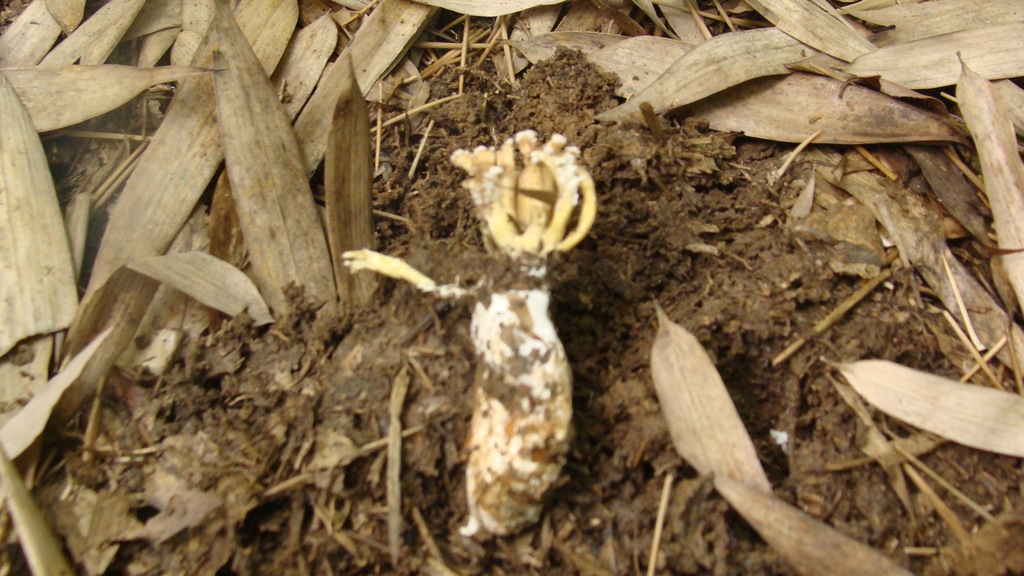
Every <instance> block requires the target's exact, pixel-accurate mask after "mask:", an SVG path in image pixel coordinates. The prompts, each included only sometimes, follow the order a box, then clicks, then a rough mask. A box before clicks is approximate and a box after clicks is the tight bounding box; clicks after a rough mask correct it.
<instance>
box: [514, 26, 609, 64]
mask: <svg viewBox="0 0 1024 576" xmlns="http://www.w3.org/2000/svg"><path fill="white" fill-rule="evenodd" d="M628 39H629V37H627V36H622V35H621V34H603V33H601V32H547V33H544V34H538V35H536V36H533V37H531V38H530V39H528V40H523V41H510V42H509V45H510V46H512V47H513V48H515V49H516V50H519V51H520V52H521V53H522V54H523V56H525V57H526V59H527V60H529V61H530V62H531V63H534V64H536V63H537V62H540V61H542V60H547V59H548V58H551V57H552V56H554V55H555V52H557V51H558V49H559V48H568V49H570V50H578V51H580V52H583V53H584V54H589V53H591V52H596V51H597V50H600V49H602V48H607V47H609V46H614V45H615V44H618V43H620V42H625V41H626V40H628Z"/></svg>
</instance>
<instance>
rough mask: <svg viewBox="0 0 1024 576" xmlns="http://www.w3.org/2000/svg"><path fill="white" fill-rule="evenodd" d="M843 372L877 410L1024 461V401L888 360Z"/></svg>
mask: <svg viewBox="0 0 1024 576" xmlns="http://www.w3.org/2000/svg"><path fill="white" fill-rule="evenodd" d="M839 371H840V373H842V375H843V377H845V378H846V380H847V381H848V382H849V383H850V385H851V386H853V388H854V389H855V390H856V391H857V393H858V394H860V395H861V396H863V397H864V399H865V400H867V401H868V403H870V404H871V405H872V406H874V407H876V408H878V409H879V410H881V411H882V412H885V413H886V414H888V415H890V416H892V417H894V418H899V419H900V420H902V421H904V422H906V423H907V424H910V425H912V426H915V427H917V428H920V429H922V430H926V431H928V432H932V433H934V434H938V435H939V436H942V437H943V438H948V439H949V440H952V441H954V442H958V443H960V444H963V445H965V446H970V447H972V448H978V449H979V450H987V451H989V452H996V453H998V454H1006V455H1008V456H1016V457H1018V458H1024V398H1021V397H1020V396H1019V395H1017V394H1011V393H1009V392H1004V391H1002V390H996V389H994V388H986V387H984V386H976V385H973V384H962V383H960V382H957V381H956V380H950V379H948V378H943V377H941V376H936V375H934V374H928V373H925V372H918V371H917V370H912V369H910V368H907V367H906V366H901V365H899V364H894V363H892V362H887V361H885V360H861V361H858V362H853V363H851V364H841V365H840V366H839Z"/></svg>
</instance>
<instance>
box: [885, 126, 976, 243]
mask: <svg viewBox="0 0 1024 576" xmlns="http://www.w3.org/2000/svg"><path fill="white" fill-rule="evenodd" d="M904 149H905V150H906V151H907V153H909V154H910V156H911V157H912V158H913V159H914V162H917V165H918V166H919V167H920V168H921V174H923V175H924V177H925V179H926V180H927V181H928V186H929V187H930V188H931V189H932V192H933V193H934V194H935V196H936V197H937V198H938V199H939V200H940V201H941V202H942V205H943V206H945V207H946V210H948V211H949V214H950V215H951V216H953V218H956V220H957V222H959V223H960V224H961V225H962V226H963V227H964V228H965V229H967V231H968V232H970V233H971V234H973V235H974V237H975V238H977V239H978V240H979V241H981V242H983V243H986V244H987V243H988V222H987V218H986V216H985V215H986V214H987V213H988V212H987V210H986V208H985V205H984V204H982V202H981V200H979V199H978V195H977V194H975V192H974V187H973V186H971V183H970V182H968V181H967V178H965V177H964V174H963V172H961V171H960V170H959V169H957V167H956V166H954V165H953V162H952V161H951V160H950V159H949V156H947V155H946V154H944V153H943V151H942V148H940V147H936V146H904Z"/></svg>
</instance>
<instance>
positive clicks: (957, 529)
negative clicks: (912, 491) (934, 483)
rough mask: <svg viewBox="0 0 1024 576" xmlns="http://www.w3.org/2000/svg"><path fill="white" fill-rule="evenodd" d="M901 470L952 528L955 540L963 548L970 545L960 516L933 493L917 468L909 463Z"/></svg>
mask: <svg viewBox="0 0 1024 576" xmlns="http://www.w3.org/2000/svg"><path fill="white" fill-rule="evenodd" d="M903 472H904V473H905V474H906V475H907V476H909V477H910V479H911V480H912V481H913V482H914V484H915V485H916V486H917V489H918V490H920V491H921V492H923V493H924V495H925V496H927V497H928V500H929V501H931V504H932V507H934V508H935V512H937V513H938V515H939V516H940V517H941V518H942V519H943V520H945V521H946V524H947V525H948V526H949V529H950V530H952V531H953V534H954V535H955V536H956V537H957V540H960V544H961V545H962V546H964V547H965V548H969V547H970V545H971V535H970V534H968V533H967V530H966V529H965V528H964V525H963V523H962V522H960V518H958V517H957V515H956V513H955V512H953V510H952V509H951V508H950V507H949V505H947V504H946V503H945V502H944V501H943V500H942V498H940V497H939V495H938V494H936V493H935V490H933V489H932V487H931V485H930V484H928V481H926V480H925V479H924V478H923V477H921V475H920V474H918V473H917V470H914V467H913V466H911V465H910V464H904V465H903Z"/></svg>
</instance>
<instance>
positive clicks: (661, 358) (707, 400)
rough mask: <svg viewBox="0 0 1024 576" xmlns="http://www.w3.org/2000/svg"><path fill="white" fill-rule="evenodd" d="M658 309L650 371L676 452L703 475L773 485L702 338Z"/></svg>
mask: <svg viewBox="0 0 1024 576" xmlns="http://www.w3.org/2000/svg"><path fill="white" fill-rule="evenodd" d="M657 310H658V325H659V328H658V335H657V336H656V337H655V338H654V346H653V347H652V348H651V375H652V377H653V378H654V388H655V391H656V392H657V393H658V402H659V403H660V404H661V411H662V414H664V416H665V423H666V424H667V425H668V429H669V433H670V434H671V435H672V443H673V445H674V446H675V447H676V451H677V452H679V454H680V455H681V456H682V457H683V458H685V459H686V461H687V462H688V463H689V464H690V465H691V466H693V467H694V468H695V469H696V470H697V472H698V473H699V474H705V475H708V474H712V475H715V476H728V477H729V478H735V479H737V480H739V481H741V482H743V483H745V484H748V485H750V486H752V487H754V488H756V489H758V490H761V491H763V492H765V493H769V494H770V493H771V491H772V487H771V484H770V483H769V482H768V477H767V476H765V473H764V469H762V468H761V462H760V460H758V457H757V451H756V450H755V449H754V444H753V442H751V440H750V436H749V435H748V434H747V429H746V428H745V427H744V426H743V422H742V421H741V420H740V416H739V413H737V412H736V406H735V405H734V404H733V402H732V398H730V397H729V391H728V390H726V388H725V384H724V383H723V382H722V377H721V376H719V375H718V371H717V370H716V369H715V365H714V364H713V363H712V362H711V358H709V357H708V355H707V352H705V351H704V348H703V347H702V346H701V345H700V342H698V341H697V339H696V338H695V337H694V336H693V334H690V333H689V332H688V331H687V330H686V329H685V328H683V327H682V326H679V325H678V324H676V323H674V322H672V321H671V320H669V319H668V316H666V315H665V313H664V312H663V311H662V310H661V308H660V307H658V308H657Z"/></svg>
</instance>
